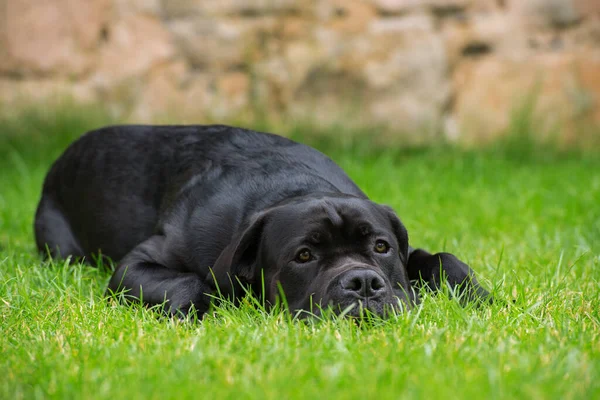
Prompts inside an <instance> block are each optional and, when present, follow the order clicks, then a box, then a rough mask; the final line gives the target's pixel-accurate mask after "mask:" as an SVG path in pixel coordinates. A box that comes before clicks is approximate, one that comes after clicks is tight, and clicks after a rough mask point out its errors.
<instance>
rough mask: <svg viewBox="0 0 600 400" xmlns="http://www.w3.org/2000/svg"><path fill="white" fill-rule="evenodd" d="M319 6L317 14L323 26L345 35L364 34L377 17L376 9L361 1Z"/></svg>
mask: <svg viewBox="0 0 600 400" xmlns="http://www.w3.org/2000/svg"><path fill="white" fill-rule="evenodd" d="M317 4H318V6H317V10H316V13H317V15H318V17H319V19H320V21H321V22H322V23H323V26H324V27H325V28H327V29H332V30H335V31H338V32H342V33H344V34H356V33H360V32H363V31H364V30H365V29H366V28H367V27H368V26H369V24H370V23H371V21H373V19H374V18H375V17H376V13H375V9H374V8H373V7H372V6H370V5H369V4H367V3H365V2H364V1H361V0H329V1H323V2H318V3H317Z"/></svg>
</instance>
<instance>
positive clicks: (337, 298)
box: [328, 264, 393, 316]
mask: <svg viewBox="0 0 600 400" xmlns="http://www.w3.org/2000/svg"><path fill="white" fill-rule="evenodd" d="M368 267H369V266H368V265H363V264H358V265H351V266H345V267H344V272H342V273H340V274H339V275H337V276H336V277H335V278H334V279H333V280H332V282H331V283H330V284H329V287H328V304H329V305H330V306H331V307H333V309H334V310H335V311H338V312H341V311H343V310H345V309H347V308H349V307H351V306H353V305H354V307H353V308H352V309H351V310H350V311H349V312H348V315H352V316H359V315H360V314H361V312H362V311H363V310H365V309H366V310H369V311H370V312H371V313H374V314H377V315H383V312H384V310H385V308H386V307H387V306H393V296H392V290H391V287H390V286H389V284H388V283H387V282H386V280H385V279H384V277H383V276H382V275H381V274H380V273H379V272H377V271H375V270H374V269H372V268H368Z"/></svg>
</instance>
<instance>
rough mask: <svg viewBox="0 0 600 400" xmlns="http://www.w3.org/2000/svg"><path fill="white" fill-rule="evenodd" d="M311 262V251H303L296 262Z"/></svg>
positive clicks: (299, 253) (297, 256)
mask: <svg viewBox="0 0 600 400" xmlns="http://www.w3.org/2000/svg"><path fill="white" fill-rule="evenodd" d="M310 260H312V254H311V253H310V250H309V249H302V250H300V251H299V252H298V254H297V255H296V261H298V262H299V263H305V262H309V261H310Z"/></svg>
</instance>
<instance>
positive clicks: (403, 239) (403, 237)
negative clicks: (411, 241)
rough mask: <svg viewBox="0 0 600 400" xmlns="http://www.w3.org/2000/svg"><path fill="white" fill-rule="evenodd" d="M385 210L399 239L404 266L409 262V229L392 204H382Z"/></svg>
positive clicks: (399, 250)
mask: <svg viewBox="0 0 600 400" xmlns="http://www.w3.org/2000/svg"><path fill="white" fill-rule="evenodd" d="M382 207H383V209H384V210H385V213H386V215H387V217H388V218H389V220H390V222H391V223H392V229H393V230H394V234H395V235H396V240H398V245H399V246H400V248H399V249H398V253H399V255H400V259H401V261H402V264H404V266H406V265H407V263H408V231H407V230H406V227H405V226H404V224H403V223H402V222H401V221H400V218H398V216H397V215H396V212H395V211H394V209H393V208H392V207H390V206H385V205H384V206H382Z"/></svg>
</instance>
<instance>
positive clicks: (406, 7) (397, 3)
mask: <svg viewBox="0 0 600 400" xmlns="http://www.w3.org/2000/svg"><path fill="white" fill-rule="evenodd" d="M370 2H371V3H372V4H373V5H375V7H376V8H377V10H378V11H379V12H380V13H385V14H401V13H406V12H409V11H414V10H418V9H435V10H444V9H446V10H448V9H464V8H466V7H468V6H469V5H470V4H471V3H472V2H473V1H472V0H370Z"/></svg>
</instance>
